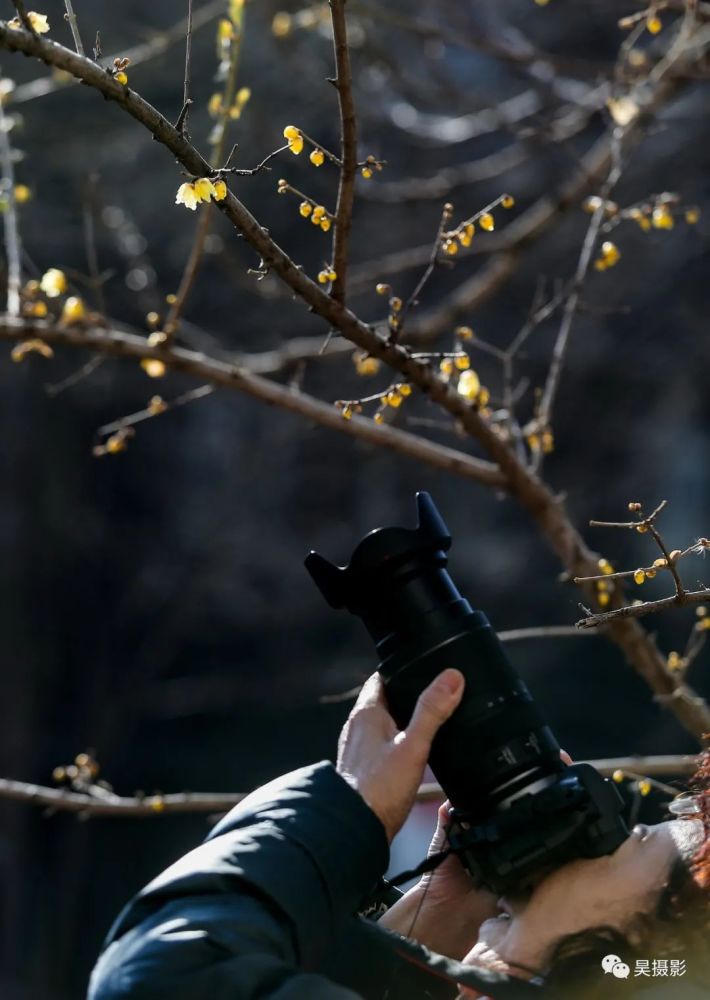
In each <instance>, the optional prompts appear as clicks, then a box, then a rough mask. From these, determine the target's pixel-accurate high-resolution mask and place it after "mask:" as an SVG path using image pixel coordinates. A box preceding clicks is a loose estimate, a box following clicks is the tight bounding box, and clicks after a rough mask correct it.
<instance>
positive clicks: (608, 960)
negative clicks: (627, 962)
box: [602, 955, 624, 973]
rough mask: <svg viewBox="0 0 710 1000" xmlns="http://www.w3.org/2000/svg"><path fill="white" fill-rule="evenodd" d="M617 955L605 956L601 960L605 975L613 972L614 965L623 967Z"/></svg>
mask: <svg viewBox="0 0 710 1000" xmlns="http://www.w3.org/2000/svg"><path fill="white" fill-rule="evenodd" d="M623 964H624V963H623V962H622V961H621V959H620V958H619V956H618V955H605V956H604V958H603V959H602V969H604V972H605V973H609V972H611V971H612V970H613V968H614V966H615V965H623Z"/></svg>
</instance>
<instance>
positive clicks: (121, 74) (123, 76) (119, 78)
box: [113, 69, 128, 87]
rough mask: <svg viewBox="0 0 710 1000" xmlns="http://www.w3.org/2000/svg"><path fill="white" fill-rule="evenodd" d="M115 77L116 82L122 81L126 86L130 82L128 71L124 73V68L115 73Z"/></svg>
mask: <svg viewBox="0 0 710 1000" xmlns="http://www.w3.org/2000/svg"><path fill="white" fill-rule="evenodd" d="M113 78H114V80H115V81H116V83H122V84H123V86H124V87H125V86H126V84H127V83H128V73H124V72H123V70H122V69H120V70H119V71H118V73H114V75H113Z"/></svg>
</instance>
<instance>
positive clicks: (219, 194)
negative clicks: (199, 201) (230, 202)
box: [213, 177, 227, 201]
mask: <svg viewBox="0 0 710 1000" xmlns="http://www.w3.org/2000/svg"><path fill="white" fill-rule="evenodd" d="M213 192H214V193H213V197H214V200H215V201H224V199H225V198H226V197H227V185H226V183H225V182H224V181H223V180H222V178H221V177H220V179H219V180H217V181H215V182H214V184H213Z"/></svg>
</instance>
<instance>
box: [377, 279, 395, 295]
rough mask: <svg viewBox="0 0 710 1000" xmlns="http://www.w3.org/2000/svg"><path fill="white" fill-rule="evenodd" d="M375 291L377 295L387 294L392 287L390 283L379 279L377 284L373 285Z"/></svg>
mask: <svg viewBox="0 0 710 1000" xmlns="http://www.w3.org/2000/svg"><path fill="white" fill-rule="evenodd" d="M375 291H376V292H377V294H378V295H389V293H390V292H391V291H392V288H391V286H390V285H386V284H385V283H384V282H382V281H380V282H379V284H377V285H375Z"/></svg>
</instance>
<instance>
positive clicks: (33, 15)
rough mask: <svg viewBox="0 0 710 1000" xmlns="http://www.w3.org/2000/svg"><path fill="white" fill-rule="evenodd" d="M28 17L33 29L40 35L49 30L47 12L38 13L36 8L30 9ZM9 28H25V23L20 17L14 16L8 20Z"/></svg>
mask: <svg viewBox="0 0 710 1000" xmlns="http://www.w3.org/2000/svg"><path fill="white" fill-rule="evenodd" d="M27 17H28V19H29V22H30V24H31V25H32V27H33V29H34V30H35V31H36V32H37V34H38V35H46V34H47V32H48V31H49V22H48V21H47V15H46V14H38V13H37V11H36V10H28V11H27ZM7 26H8V28H24V24H23V23H22V21H21V20H20V18H19V17H13V19H12V20H11V21H8V22H7Z"/></svg>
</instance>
